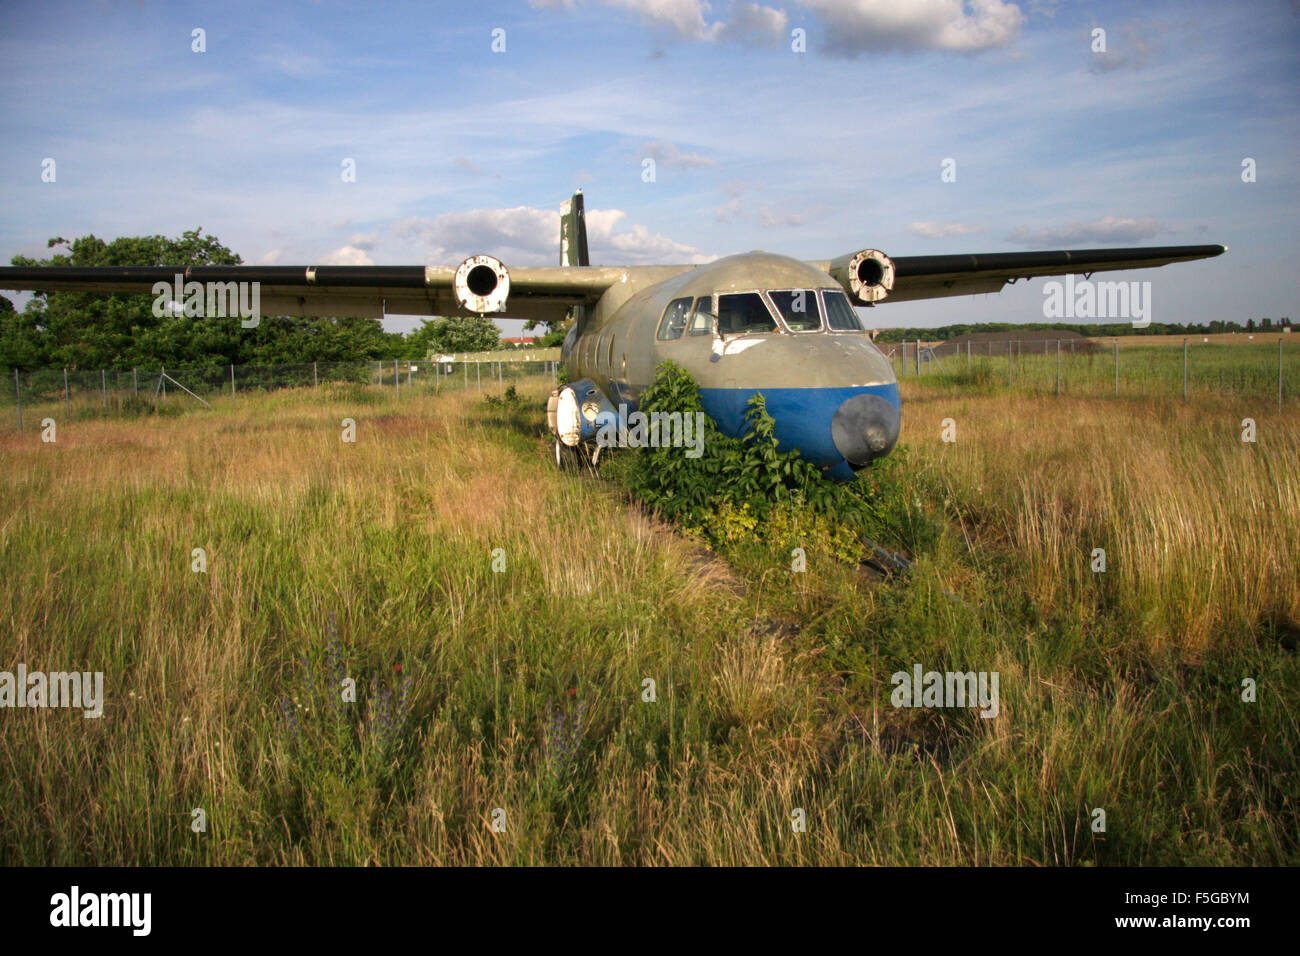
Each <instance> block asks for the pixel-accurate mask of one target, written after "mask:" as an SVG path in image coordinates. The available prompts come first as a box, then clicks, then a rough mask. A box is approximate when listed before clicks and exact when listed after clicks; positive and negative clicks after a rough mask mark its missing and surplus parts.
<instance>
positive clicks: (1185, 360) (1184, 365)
mask: <svg viewBox="0 0 1300 956" xmlns="http://www.w3.org/2000/svg"><path fill="white" fill-rule="evenodd" d="M1183 401H1187V336H1183Z"/></svg>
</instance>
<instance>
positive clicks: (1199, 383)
mask: <svg viewBox="0 0 1300 956" xmlns="http://www.w3.org/2000/svg"><path fill="white" fill-rule="evenodd" d="M1276 338H1277V341H1276V342H1250V341H1248V342H1244V343H1236V342H1233V343H1230V344H1229V343H1223V342H1217V341H1214V340H1212V339H1210V338H1209V337H1203V336H1187V337H1179V338H1176V339H1174V340H1173V341H1171V342H1170V343H1168V344H1128V343H1125V344H1121V340H1119V339H1115V340H1112V341H1110V342H1107V341H1104V340H1098V339H1086V338H1073V339H1050V338H1036V339H1024V340H1022V339H1000V340H989V341H980V342H973V341H966V342H960V343H956V342H936V343H934V344H933V345H927V344H926V343H924V342H921V341H912V342H882V343H878V345H879V347H880V348H881V350H882V351H883V352H884V353H885V355H886V356H887V357H888V358H889V360H890V362H891V363H892V364H893V367H894V372H895V374H896V375H897V376H898V377H899V379H900V380H906V379H909V378H910V379H918V378H919V379H922V380H927V381H932V382H933V383H934V384H936V385H938V384H945V383H947V384H952V385H956V386H962V385H967V386H981V385H987V386H995V385H996V386H1004V387H1011V388H1014V389H1018V390H1024V391H1028V392H1037V393H1054V394H1057V395H1074V396H1081V397H1102V396H1106V395H1111V396H1124V397H1130V398H1158V397H1165V398H1169V397H1175V398H1176V397H1179V396H1181V397H1183V398H1188V397H1190V396H1192V395H1204V394H1216V395H1224V396H1234V397H1239V398H1250V399H1268V400H1270V401H1275V402H1276V403H1277V407H1278V409H1279V410H1280V409H1281V408H1282V405H1283V402H1284V401H1287V400H1295V399H1296V398H1297V397H1300V361H1296V359H1295V357H1294V356H1293V355H1291V353H1293V352H1295V351H1296V350H1297V348H1300V346H1297V345H1296V344H1295V343H1293V342H1288V341H1286V340H1287V339H1288V338H1289V336H1284V335H1279V336H1277V337H1276Z"/></svg>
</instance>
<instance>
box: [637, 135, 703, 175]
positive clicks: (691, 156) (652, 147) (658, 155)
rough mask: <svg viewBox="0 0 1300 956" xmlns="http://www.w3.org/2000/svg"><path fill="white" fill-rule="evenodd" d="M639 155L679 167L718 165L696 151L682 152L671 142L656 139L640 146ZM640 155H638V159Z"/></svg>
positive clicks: (696, 167)
mask: <svg viewBox="0 0 1300 956" xmlns="http://www.w3.org/2000/svg"><path fill="white" fill-rule="evenodd" d="M641 156H642V157H644V156H649V157H650V158H651V159H653V160H654V161H655V162H656V163H658V164H659V165H660V166H667V167H669V168H672V167H677V168H679V169H699V168H702V167H705V166H716V165H718V164H717V162H716V161H715V160H712V159H709V158H708V157H707V156H701V155H699V154H698V153H683V152H682V151H681V150H679V149H678V148H677V147H676V146H674V145H673V144H672V143H669V142H667V141H665V140H661V139H657V140H654V141H653V142H650V143H646V144H645V145H644V146H642V147H641ZM640 158H641V157H638V159H640Z"/></svg>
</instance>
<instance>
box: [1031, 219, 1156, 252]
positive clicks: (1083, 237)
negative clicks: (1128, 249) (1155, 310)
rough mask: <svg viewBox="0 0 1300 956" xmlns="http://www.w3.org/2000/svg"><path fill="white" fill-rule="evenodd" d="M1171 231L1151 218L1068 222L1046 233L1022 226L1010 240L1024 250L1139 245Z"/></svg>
mask: <svg viewBox="0 0 1300 956" xmlns="http://www.w3.org/2000/svg"><path fill="white" fill-rule="evenodd" d="M1168 231H1169V230H1168V229H1166V228H1165V227H1164V226H1162V225H1161V224H1160V223H1158V222H1156V221H1155V220H1154V219H1151V218H1150V217H1145V218H1142V219H1130V218H1122V217H1118V216H1105V217H1103V218H1101V219H1097V220H1095V221H1093V222H1068V223H1065V224H1064V225H1061V226H1055V227H1048V228H1045V229H1036V230H1029V229H1026V228H1024V227H1023V226H1022V227H1021V228H1019V229H1016V230H1014V231H1012V232H1011V233H1010V235H1008V236H1007V238H1008V239H1009V240H1010V241H1011V242H1015V243H1019V244H1020V245H1024V246H1049V245H1059V246H1073V245H1078V244H1079V243H1084V242H1139V241H1141V240H1143V239H1150V238H1152V237H1153V236H1158V235H1159V234H1160V233H1162V232H1168Z"/></svg>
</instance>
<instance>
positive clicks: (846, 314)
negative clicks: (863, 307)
mask: <svg viewBox="0 0 1300 956" xmlns="http://www.w3.org/2000/svg"><path fill="white" fill-rule="evenodd" d="M822 295H823V296H824V297H825V298H826V325H827V326H829V327H830V330H831V331H832V332H861V331H862V324H861V323H860V322H858V314H857V313H856V312H854V311H853V306H851V305H849V300H848V298H847V297H846V296H845V295H844V293H843V292H823V293H822Z"/></svg>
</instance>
